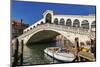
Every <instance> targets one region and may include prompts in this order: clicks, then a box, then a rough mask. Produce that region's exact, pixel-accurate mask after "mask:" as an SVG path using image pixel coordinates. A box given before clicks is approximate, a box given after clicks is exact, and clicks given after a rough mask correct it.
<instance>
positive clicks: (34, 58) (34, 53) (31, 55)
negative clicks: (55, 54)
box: [24, 43, 59, 65]
mask: <svg viewBox="0 0 100 67" xmlns="http://www.w3.org/2000/svg"><path fill="white" fill-rule="evenodd" d="M55 46H56V45H55V43H49V44H48V43H43V44H29V45H28V46H26V45H25V46H24V65H29V64H50V63H59V61H57V60H54V59H53V58H51V57H49V56H47V55H44V52H43V51H44V49H45V48H47V47H55Z"/></svg>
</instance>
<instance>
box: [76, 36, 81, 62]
mask: <svg viewBox="0 0 100 67" xmlns="http://www.w3.org/2000/svg"><path fill="white" fill-rule="evenodd" d="M75 42H76V49H77V56H76V58H77V61H80V58H79V55H78V53H79V39H78V37H76V38H75Z"/></svg>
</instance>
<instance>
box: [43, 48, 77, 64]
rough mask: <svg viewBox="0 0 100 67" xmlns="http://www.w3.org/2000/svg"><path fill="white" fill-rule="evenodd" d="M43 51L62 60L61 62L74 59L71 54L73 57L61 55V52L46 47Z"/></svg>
mask: <svg viewBox="0 0 100 67" xmlns="http://www.w3.org/2000/svg"><path fill="white" fill-rule="evenodd" d="M44 52H45V53H46V54H47V55H49V56H51V57H53V58H55V59H57V60H60V61H63V62H72V61H73V60H74V59H75V57H74V55H73V57H70V56H63V55H62V54H61V53H60V54H59V53H56V52H53V51H49V50H48V49H45V50H44ZM66 55H68V54H66Z"/></svg>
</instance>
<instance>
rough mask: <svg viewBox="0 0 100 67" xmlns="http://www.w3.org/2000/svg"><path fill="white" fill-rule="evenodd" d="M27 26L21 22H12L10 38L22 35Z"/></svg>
mask: <svg viewBox="0 0 100 67" xmlns="http://www.w3.org/2000/svg"><path fill="white" fill-rule="evenodd" d="M28 26H29V25H28V24H24V23H23V22H22V20H21V21H18V20H13V21H12V38H14V37H17V36H19V35H21V34H23V30H24V29H25V28H27V27H28Z"/></svg>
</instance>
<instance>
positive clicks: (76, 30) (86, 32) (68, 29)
mask: <svg viewBox="0 0 100 67" xmlns="http://www.w3.org/2000/svg"><path fill="white" fill-rule="evenodd" d="M46 29H54V30H59V31H65V32H71V33H76V34H81V35H88V36H91V37H95V32H92V31H91V30H89V29H83V28H76V27H68V26H65V25H56V24H48V23H46V24H42V25H38V26H37V27H35V28H33V29H31V30H29V31H27V32H26V33H23V34H22V35H21V36H19V38H21V37H25V36H28V35H29V34H31V33H34V32H35V31H37V30H46Z"/></svg>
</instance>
